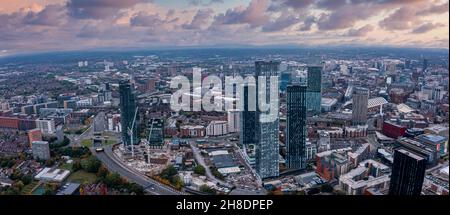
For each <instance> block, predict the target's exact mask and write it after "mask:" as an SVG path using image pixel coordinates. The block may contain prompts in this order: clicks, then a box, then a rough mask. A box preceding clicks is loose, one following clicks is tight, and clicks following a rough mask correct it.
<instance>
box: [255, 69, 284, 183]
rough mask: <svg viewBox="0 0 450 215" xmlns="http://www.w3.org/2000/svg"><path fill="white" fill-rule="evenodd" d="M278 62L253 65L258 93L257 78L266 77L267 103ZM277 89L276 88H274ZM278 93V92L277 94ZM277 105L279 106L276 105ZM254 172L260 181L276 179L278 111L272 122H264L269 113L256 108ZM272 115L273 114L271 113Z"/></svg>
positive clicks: (277, 166)
mask: <svg viewBox="0 0 450 215" xmlns="http://www.w3.org/2000/svg"><path fill="white" fill-rule="evenodd" d="M279 65H280V63H279V62H273V61H269V62H263V61H258V62H256V63H255V67H256V74H255V76H256V77H255V78H256V86H257V89H258V91H259V88H261V85H262V84H263V83H260V81H259V78H258V77H260V76H264V77H266V83H265V84H266V89H265V91H266V92H265V97H266V100H265V101H267V102H268V103H269V101H271V99H274V98H270V86H271V84H273V83H271V81H270V77H273V76H276V77H277V78H278V75H279V74H278V73H279ZM276 89H277V90H278V89H279V88H278V87H277V88H276ZM277 93H278V92H277ZM256 95H257V96H256V97H257V99H256V101H257V103H259V99H261V98H260V96H261V95H259V92H257V93H256ZM278 105H279V104H278ZM256 110H257V111H256V172H257V173H258V174H259V176H260V177H261V179H264V178H270V177H277V176H278V175H279V162H278V160H279V116H278V111H276V113H275V114H276V116H272V115H270V117H274V118H275V119H274V120H268V121H264V120H262V119H263V118H266V117H267V116H268V115H269V114H271V113H270V110H269V111H264V112H262V111H261V110H260V107H259V105H258V106H257V108H256ZM272 114H273V113H272Z"/></svg>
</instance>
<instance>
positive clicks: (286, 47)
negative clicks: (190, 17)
mask: <svg viewBox="0 0 450 215" xmlns="http://www.w3.org/2000/svg"><path fill="white" fill-rule="evenodd" d="M337 48H340V49H344V50H348V49H398V50H402V49H403V50H426V51H447V52H449V48H448V47H443V48H437V47H413V46H392V45H377V46H375V45H361V44H354V45H313V46H309V45H296V44H281V45H275V44H273V45H248V44H230V45H220V46H219V45H218V46H157V47H146V48H144V47H101V48H85V49H72V50H45V51H31V52H19V53H10V54H7V55H1V54H0V59H2V58H3V59H6V58H14V57H21V56H34V55H45V54H56V53H77V52H87V53H90V52H108V51H111V52H115V53H126V52H145V51H176V50H180V51H182V50H204V49H210V50H215V49H217V50H220V49H231V50H232V49H261V50H267V49H274V50H295V49H299V50H301V49H311V50H315V49H317V50H320V49H337Z"/></svg>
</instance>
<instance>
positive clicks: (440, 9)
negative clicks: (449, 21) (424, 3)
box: [417, 2, 449, 16]
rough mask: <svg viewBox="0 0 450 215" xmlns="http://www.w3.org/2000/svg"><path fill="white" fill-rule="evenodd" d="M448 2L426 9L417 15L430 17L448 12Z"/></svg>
mask: <svg viewBox="0 0 450 215" xmlns="http://www.w3.org/2000/svg"><path fill="white" fill-rule="evenodd" d="M448 6H449V5H448V2H446V3H444V4H441V5H432V6H431V7H429V8H426V9H425V10H423V11H420V12H418V13H417V15H421V16H428V15H433V14H442V13H446V12H448Z"/></svg>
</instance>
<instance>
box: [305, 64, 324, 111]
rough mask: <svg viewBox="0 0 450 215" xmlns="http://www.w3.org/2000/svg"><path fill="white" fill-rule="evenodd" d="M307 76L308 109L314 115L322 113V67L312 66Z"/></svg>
mask: <svg viewBox="0 0 450 215" xmlns="http://www.w3.org/2000/svg"><path fill="white" fill-rule="evenodd" d="M307 74H308V77H307V84H308V88H307V92H306V99H307V102H306V104H307V109H308V111H312V112H314V113H320V108H321V102H322V67H320V66H310V67H308V72H307Z"/></svg>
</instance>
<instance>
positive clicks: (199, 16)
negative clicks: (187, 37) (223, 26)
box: [182, 8, 214, 30]
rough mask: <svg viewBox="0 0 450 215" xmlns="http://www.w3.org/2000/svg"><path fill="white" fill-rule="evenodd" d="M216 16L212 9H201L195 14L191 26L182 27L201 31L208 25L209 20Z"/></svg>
mask: <svg viewBox="0 0 450 215" xmlns="http://www.w3.org/2000/svg"><path fill="white" fill-rule="evenodd" d="M213 14H214V11H213V10H212V9H210V8H208V9H200V10H198V11H197V13H196V14H195V16H194V18H193V19H192V21H191V22H190V23H189V24H184V25H182V27H183V28H184V29H190V30H192V29H201V28H202V27H203V26H205V25H206V24H208V22H209V19H210V18H211V17H212V15H213Z"/></svg>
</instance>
